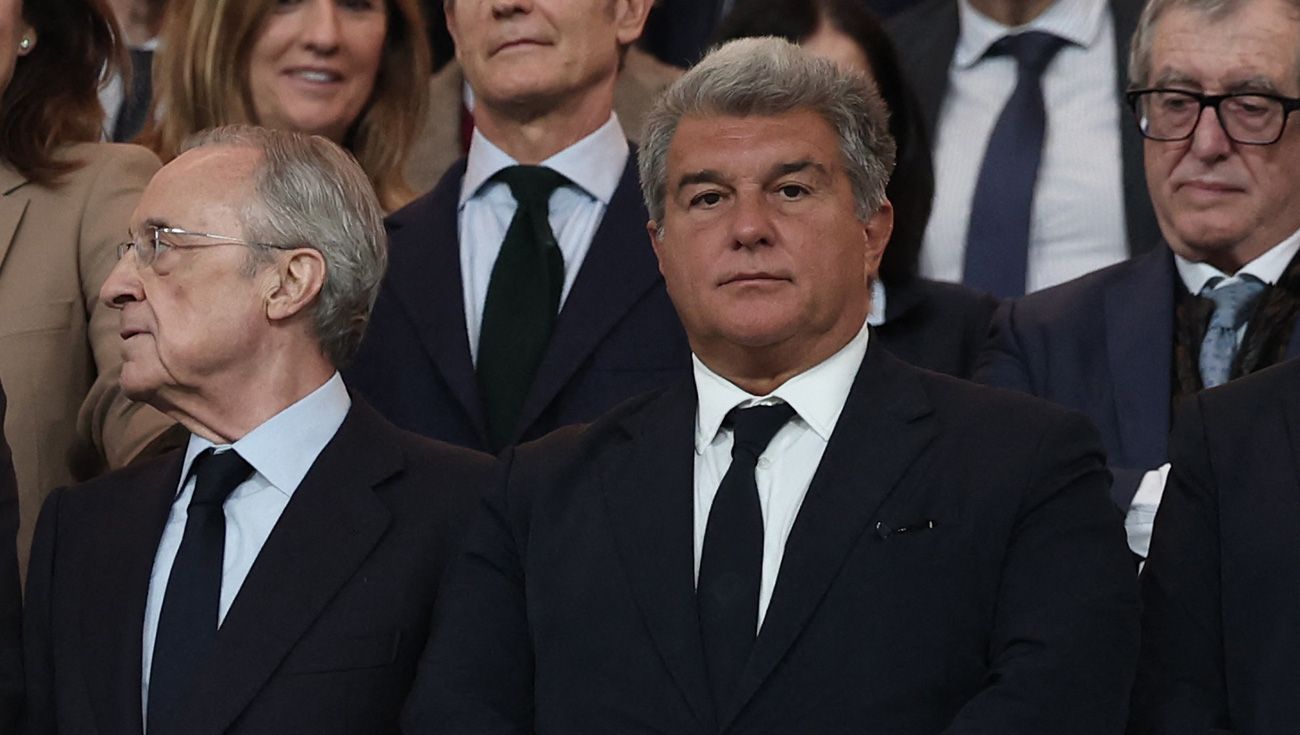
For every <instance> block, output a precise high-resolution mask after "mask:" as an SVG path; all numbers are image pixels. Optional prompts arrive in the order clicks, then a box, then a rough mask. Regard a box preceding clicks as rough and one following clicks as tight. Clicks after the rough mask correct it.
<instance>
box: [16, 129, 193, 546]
mask: <svg viewBox="0 0 1300 735" xmlns="http://www.w3.org/2000/svg"><path fill="white" fill-rule="evenodd" d="M61 155H62V156H63V157H66V158H69V159H72V160H79V161H82V162H83V163H84V165H83V166H82V167H81V168H79V169H77V170H75V171H74V172H72V173H70V174H67V175H66V176H64V177H63V179H62V183H61V184H60V185H58V186H57V187H55V188H50V187H45V186H40V185H37V184H35V183H31V182H29V181H27V180H26V178H25V177H23V176H22V175H21V174H19V173H18V172H17V171H15V170H13V169H12V168H10V167H8V166H7V165H3V164H0V384H2V385H3V386H4V391H5V393H6V394H7V395H8V397H9V412H8V415H7V416H5V422H4V429H5V436H6V438H7V439H8V440H9V445H10V446H11V447H12V448H13V458H14V469H15V471H16V472H17V475H18V503H19V510H20V511H21V526H20V528H19V532H18V550H19V563H20V566H22V567H23V568H24V569H25V568H26V566H27V549H28V546H29V545H30V542H31V534H32V528H33V526H34V524H35V522H36V516H37V513H38V512H39V511H40V508H41V503H42V502H43V501H44V499H45V496H46V495H47V494H48V493H49V492H50V490H52V489H54V488H55V487H58V486H60V485H67V484H69V483H71V482H74V481H75V480H77V479H83V478H86V477H89V476H91V475H94V474H97V473H99V472H102V471H103V470H104V469H105V465H106V464H107V466H110V467H118V466H121V465H123V464H126V463H127V462H128V461H129V460H131V459H132V458H134V457H135V456H136V454H138V453H139V452H140V450H141V449H143V448H144V447H145V446H146V445H148V444H149V443H150V442H152V441H153V440H154V439H155V438H157V437H158V436H159V435H160V434H162V433H163V432H164V431H165V430H166V429H167V428H168V427H170V426H171V425H172V422H171V421H170V420H169V419H167V418H166V417H165V416H163V415H162V414H161V413H159V412H157V411H155V410H154V409H152V408H149V407H148V406H143V405H140V404H134V403H131V402H130V401H127V400H126V398H125V397H123V396H122V395H121V393H120V391H119V389H118V387H117V373H118V370H119V369H120V364H121V359H122V357H121V346H120V343H121V340H120V338H119V337H118V315H117V312H115V311H113V310H112V309H109V308H107V307H105V306H103V305H101V304H100V303H99V287H100V284H101V283H103V281H104V279H105V278H106V277H107V276H108V272H109V271H110V270H111V269H112V268H113V264H114V263H115V262H116V252H115V251H116V245H117V243H119V242H121V241H123V240H125V239H126V238H127V223H128V221H129V219H130V217H131V212H132V210H133V209H135V205H136V202H137V201H138V200H139V198H140V193H141V191H143V189H144V186H145V184H146V183H148V181H149V178H150V177H151V176H152V175H153V173H154V172H155V171H157V170H158V167H159V164H158V159H157V158H156V157H155V156H154V155H153V154H152V153H150V152H149V151H147V150H145V149H144V148H140V147H139V146H128V145H117V144H110V143H83V144H77V145H73V146H69V147H68V148H67V149H66V150H65V151H63V152H62V154H61ZM83 401H84V405H83Z"/></svg>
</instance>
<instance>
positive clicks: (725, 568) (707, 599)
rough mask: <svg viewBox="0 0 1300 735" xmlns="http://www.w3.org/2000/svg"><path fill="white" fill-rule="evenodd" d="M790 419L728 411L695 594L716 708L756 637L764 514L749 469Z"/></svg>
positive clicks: (779, 411) (782, 409)
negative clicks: (722, 464)
mask: <svg viewBox="0 0 1300 735" xmlns="http://www.w3.org/2000/svg"><path fill="white" fill-rule="evenodd" d="M793 415H794V408H793V407H791V406H790V405H789V404H787V403H781V404H777V405H774V406H756V407H754V408H746V409H742V410H732V412H731V413H730V414H728V416H727V419H728V420H729V421H731V422H732V423H733V425H734V434H733V439H734V444H732V447H731V466H730V467H728V468H727V474H726V475H724V476H723V477H722V483H721V484H720V485H719V486H718V493H717V495H715V496H713V506H712V507H711V508H710V509H709V522H708V525H707V526H706V527H705V530H704V549H703V551H701V553H700V579H699V582H698V584H697V585H696V589H695V596H696V602H697V604H698V606H699V615H700V633H701V635H702V637H703V640H704V656H705V662H706V665H707V666H708V671H709V682H710V684H711V685H712V687H713V701H714V705H715V706H716V707H719V708H721V707H723V706H724V705H725V703H726V702H727V701H728V700H729V699H730V697H731V695H732V689H733V688H734V687H735V685H736V681H737V679H739V678H740V672H741V670H742V669H744V667H745V661H746V660H747V659H748V658H749V651H750V649H751V648H752V647H753V645H754V638H755V636H756V635H757V630H758V588H759V584H760V582H761V581H762V577H763V510H762V507H761V506H760V505H759V502H758V484H757V483H756V482H755V480H754V467H755V465H756V464H757V463H758V456H759V455H760V454H762V453H763V450H764V449H766V448H767V444H768V442H770V441H772V437H773V436H774V435H775V434H776V432H777V431H778V430H780V428H781V427H782V426H784V425H785V423H786V422H787V421H789V420H790V417H791V416H793Z"/></svg>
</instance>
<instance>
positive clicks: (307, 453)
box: [140, 373, 352, 719]
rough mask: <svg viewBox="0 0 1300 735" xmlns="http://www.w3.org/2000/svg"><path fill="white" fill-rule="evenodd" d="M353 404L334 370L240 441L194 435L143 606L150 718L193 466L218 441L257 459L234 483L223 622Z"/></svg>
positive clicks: (143, 689)
mask: <svg viewBox="0 0 1300 735" xmlns="http://www.w3.org/2000/svg"><path fill="white" fill-rule="evenodd" d="M351 406H352V398H351V397H350V396H349V395H348V391H347V388H346V387H344V385H343V378H342V377H341V376H340V375H339V374H338V373H334V377H332V378H330V379H329V380H328V381H326V382H325V384H324V385H322V386H321V387H319V388H317V389H316V390H315V391H313V392H312V393H310V394H308V395H307V396H306V397H304V398H302V399H301V400H299V401H298V402H297V403H295V404H293V405H292V406H289V407H288V408H286V409H284V410H283V411H281V412H280V413H278V414H276V415H275V416H272V417H271V418H270V419H268V420H267V421H266V422H264V423H263V424H262V425H260V426H258V427H257V428H255V429H253V430H252V431H250V432H248V433H247V434H245V435H244V436H243V437H242V438H241V439H239V440H238V441H236V442H235V443H234V444H229V445H214V444H213V443H212V442H210V441H208V440H207V439H204V438H203V437H200V436H196V435H193V434H191V435H190V443H189V447H188V448H187V449H186V450H185V462H184V463H183V464H182V465H181V481H180V485H179V487H178V488H177V491H176V499H175V500H174V501H172V508H171V513H170V514H168V516H167V525H166V526H164V527H163V533H162V538H161V539H160V540H159V542H158V551H157V553H156V554H155V555H154V561H153V572H152V573H151V574H150V576H149V595H148V597H147V598H146V602H145V609H144V647H143V650H142V654H143V657H142V663H143V666H142V667H141V672H140V707H141V711H142V712H144V713H145V716H146V719H147V718H148V704H149V670H150V669H151V668H152V666H153V646H154V640H155V639H156V638H157V635H158V616H159V614H160V613H161V612H162V604H163V597H164V596H165V595H166V593H167V580H168V578H170V577H171V571H172V564H173V563H175V561H176V552H177V551H179V550H180V546H181V539H182V537H184V535H185V521H186V519H187V518H188V516H189V513H188V511H189V505H190V498H191V497H192V496H193V495H194V484H195V476H193V475H191V474H190V467H191V466H193V464H194V460H195V459H196V458H197V457H198V456H199V454H200V453H201V452H203V451H204V450H205V449H208V448H213V447H214V448H215V449H216V450H217V451H218V452H221V451H224V450H227V449H234V450H235V451H237V452H239V456H241V457H243V458H244V460H245V461H247V462H248V463H249V464H250V465H252V466H253V474H252V475H251V476H250V477H249V478H248V479H247V480H246V481H244V482H243V484H241V485H239V486H238V487H236V488H235V490H234V492H232V493H231V494H230V497H229V498H227V500H226V503H225V506H224V510H225V515H226V546H225V552H224V555H223V557H222V563H221V600H220V604H219V607H218V611H217V620H218V625H220V622H221V621H224V620H225V619H226V613H227V612H229V611H230V606H231V604H233V603H234V601H235V598H236V596H237V595H238V594H239V588H240V587H242V586H243V584H244V579H245V578H246V577H247V576H248V572H249V570H250V569H252V567H253V562H254V561H256V560H257V555H258V553H259V552H260V551H261V550H262V546H263V545H264V544H265V543H266V539H267V538H268V537H269V536H270V535H271V531H272V530H273V529H274V528H275V524H276V522H278V521H279V520H280V514H281V513H283V512H284V509H285V507H286V506H288V505H289V500H290V499H291V498H292V497H293V493H294V491H295V490H297V489H298V485H299V484H300V483H301V482H302V479H303V478H304V477H306V475H307V471H308V470H310V469H311V466H312V464H314V463H315V462H316V457H317V456H318V455H319V454H320V453H321V450H323V449H324V448H325V445H326V444H328V443H329V441H330V439H333V438H334V434H335V433H337V432H338V430H339V426H341V425H342V424H343V419H344V417H346V416H347V413H348V410H349V409H350V408H351Z"/></svg>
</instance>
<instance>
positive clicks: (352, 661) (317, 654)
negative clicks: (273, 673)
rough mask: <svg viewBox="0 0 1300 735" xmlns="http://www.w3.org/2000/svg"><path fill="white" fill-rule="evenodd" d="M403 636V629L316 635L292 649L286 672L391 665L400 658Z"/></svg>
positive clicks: (319, 671) (354, 668)
mask: <svg viewBox="0 0 1300 735" xmlns="http://www.w3.org/2000/svg"><path fill="white" fill-rule="evenodd" d="M401 638H402V635H401V631H389V632H387V633H378V634H361V635H346V636H338V635H334V636H317V637H312V638H310V639H309V640H308V641H305V642H304V643H302V644H299V645H298V646H296V647H295V648H294V649H293V651H292V652H290V654H289V657H288V659H286V660H285V664H284V671H285V673H287V674H320V673H326V672H333V671H352V670H358V669H373V668H378V667H381V666H388V665H390V664H392V663H393V662H394V661H396V660H397V652H398V650H399V645H400V644H401Z"/></svg>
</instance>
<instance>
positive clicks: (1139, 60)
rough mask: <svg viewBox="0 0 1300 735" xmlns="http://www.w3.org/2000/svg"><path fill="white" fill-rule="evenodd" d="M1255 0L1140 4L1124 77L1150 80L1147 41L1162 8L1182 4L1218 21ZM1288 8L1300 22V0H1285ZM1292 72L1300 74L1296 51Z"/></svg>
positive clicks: (1152, 38) (1139, 82) (1161, 0)
mask: <svg viewBox="0 0 1300 735" xmlns="http://www.w3.org/2000/svg"><path fill="white" fill-rule="evenodd" d="M1255 1H1256V0H1149V2H1147V4H1146V7H1144V8H1142V15H1141V16H1140V17H1139V18H1138V24H1137V28H1135V29H1134V31H1133V41H1132V43H1131V44H1130V46H1129V59H1128V78H1129V83H1130V84H1131V85H1132V86H1134V87H1145V86H1146V85H1148V84H1150V83H1151V45H1152V43H1154V42H1155V27H1156V23H1158V22H1159V21H1160V18H1161V17H1162V16H1164V14H1165V11H1167V10H1169V9H1170V8H1185V9H1187V10H1193V11H1196V12H1198V13H1201V14H1202V15H1204V16H1205V17H1206V19H1208V20H1213V21H1220V20H1223V19H1224V18H1227V17H1228V16H1231V15H1233V14H1235V13H1236V12H1237V11H1239V10H1241V9H1242V8H1244V7H1246V5H1248V4H1250V3H1252V2H1255ZM1286 2H1287V3H1289V4H1290V5H1291V9H1292V10H1293V11H1295V12H1296V13H1297V16H1298V17H1297V22H1300V0H1286ZM1296 76H1297V78H1300V54H1298V55H1297V59H1296Z"/></svg>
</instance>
